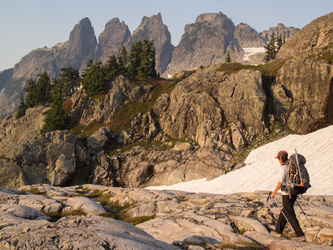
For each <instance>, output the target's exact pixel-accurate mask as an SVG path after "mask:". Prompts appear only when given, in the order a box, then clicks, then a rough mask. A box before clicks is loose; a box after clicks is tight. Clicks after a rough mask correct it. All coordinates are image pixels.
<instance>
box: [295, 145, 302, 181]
mask: <svg viewBox="0 0 333 250" xmlns="http://www.w3.org/2000/svg"><path fill="white" fill-rule="evenodd" d="M295 158H296V163H297V168H298V174H299V178H300V180H301V187H304V183H303V178H302V172H301V167H300V165H299V162H298V155H297V151H296V148H295Z"/></svg>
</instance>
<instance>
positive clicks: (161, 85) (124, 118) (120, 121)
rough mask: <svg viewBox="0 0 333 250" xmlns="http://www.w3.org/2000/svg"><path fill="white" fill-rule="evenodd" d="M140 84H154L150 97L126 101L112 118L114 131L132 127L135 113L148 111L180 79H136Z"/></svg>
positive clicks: (111, 123) (111, 125) (110, 125)
mask: <svg viewBox="0 0 333 250" xmlns="http://www.w3.org/2000/svg"><path fill="white" fill-rule="evenodd" d="M135 83H136V84H137V85H139V86H142V85H144V86H146V85H152V86H153V90H152V91H151V93H149V96H150V97H149V98H147V100H143V101H138V102H129V103H125V104H124V105H122V106H121V107H120V109H119V110H118V112H117V113H116V114H114V115H113V116H112V118H111V121H110V123H109V124H108V125H109V127H110V128H111V129H112V130H113V131H123V130H126V129H128V128H130V122H131V119H132V117H133V115H135V114H137V113H139V112H140V113H142V114H144V113H147V112H148V110H149V109H150V108H151V107H152V106H153V105H154V103H155V102H156V100H157V98H158V97H160V96H161V95H162V94H164V93H168V94H170V93H171V92H172V90H173V89H174V87H175V86H176V85H177V83H178V81H177V79H175V80H171V81H170V80H165V79H162V80H150V81H148V80H136V82H135Z"/></svg>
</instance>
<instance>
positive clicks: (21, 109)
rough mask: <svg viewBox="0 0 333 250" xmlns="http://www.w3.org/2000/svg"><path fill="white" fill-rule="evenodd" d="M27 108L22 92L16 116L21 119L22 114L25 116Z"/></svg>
mask: <svg viewBox="0 0 333 250" xmlns="http://www.w3.org/2000/svg"><path fill="white" fill-rule="evenodd" d="M26 110H27V105H25V103H24V97H23V93H22V92H21V99H20V104H19V105H18V107H17V112H16V116H15V118H16V119H19V118H21V117H22V116H24V115H25V111H26Z"/></svg>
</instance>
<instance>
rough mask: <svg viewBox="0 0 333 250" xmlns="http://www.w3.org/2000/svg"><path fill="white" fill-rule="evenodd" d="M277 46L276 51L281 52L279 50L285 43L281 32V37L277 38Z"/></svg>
mask: <svg viewBox="0 0 333 250" xmlns="http://www.w3.org/2000/svg"><path fill="white" fill-rule="evenodd" d="M276 43H277V46H276V51H277V52H279V50H280V49H281V47H282V45H283V39H282V35H281V34H280V35H279V37H278V38H277V41H276Z"/></svg>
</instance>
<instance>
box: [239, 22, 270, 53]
mask: <svg viewBox="0 0 333 250" xmlns="http://www.w3.org/2000/svg"><path fill="white" fill-rule="evenodd" d="M234 35H235V38H236V39H237V40H238V43H239V45H240V46H241V47H242V48H250V47H263V46H265V45H266V43H265V41H264V39H263V38H262V37H260V35H259V33H258V32H257V31H255V30H254V29H253V28H251V26H249V25H248V24H245V23H240V24H238V25H237V26H236V28H235V32H234Z"/></svg>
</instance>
